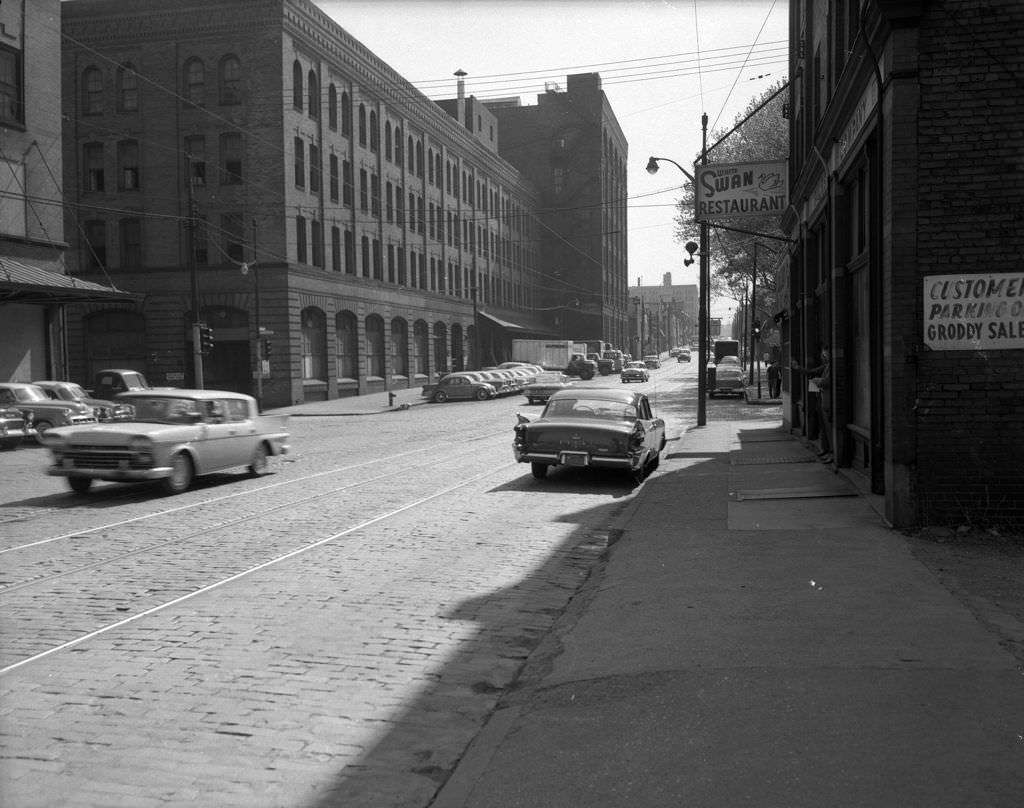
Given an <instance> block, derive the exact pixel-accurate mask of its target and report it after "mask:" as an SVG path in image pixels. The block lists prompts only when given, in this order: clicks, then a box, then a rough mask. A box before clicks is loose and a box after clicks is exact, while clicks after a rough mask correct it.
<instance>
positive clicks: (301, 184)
mask: <svg viewBox="0 0 1024 808" xmlns="http://www.w3.org/2000/svg"><path fill="white" fill-rule="evenodd" d="M295 185H296V187H297V188H305V187H306V141H304V140H303V139H302V138H301V137H297V138H295Z"/></svg>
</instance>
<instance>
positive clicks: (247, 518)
mask: <svg viewBox="0 0 1024 808" xmlns="http://www.w3.org/2000/svg"><path fill="white" fill-rule="evenodd" d="M473 453H474V450H473V449H467V450H466V451H464V452H460V453H457V454H449V455H448V457H447V458H446V459H448V460H458V459H459V458H462V457H464V456H466V455H470V454H473ZM404 454H406V455H407V454H412V453H404ZM436 464H437V461H436V460H434V459H430V460H428V461H425V462H421V463H417V464H414V465H404V466H402V467H401V468H399V469H394V470H392V471H388V472H385V473H383V474H378V475H377V476H375V477H368V478H364V479H361V480H358V481H355V482H350V483H345V484H343V485H337V486H333V487H332V488H329V489H327V490H325V491H318V492H316V493H312V494H309V495H307V496H303V497H301V498H299V499H289V500H286V501H283V502H279V503H276V504H273V505H270V506H268V507H265V508H262V509H261V510H259V511H255V512H250V513H247V514H245V515H242V516H236V517H233V518H231V519H227V520H223V521H221V522H217V523H213V524H205V525H203V527H202V528H200V529H198V530H193V531H191V532H186V533H183V534H180V535H176V536H172V537H170V538H167V539H163V540H161V541H157V542H152V543H149V544H146V545H144V546H141V547H136V548H133V549H131V550H128V551H126V552H122V553H117V554H114V555H109V556H105V557H104V558H100V559H97V560H95V561H91V562H89V563H86V564H80V565H78V566H75V567H71V568H68V569H64V570H61V571H60V572H56V573H53V574H49V575H45V574H43V575H37V576H35V577H32V578H28V579H26V580H23V581H18V582H16V583H10V584H6V585H5V584H2V583H0V598H2V597H3V596H5V595H8V594H10V593H12V592H16V591H18V590H21V589H25V588H26V587H30V586H36V585H41V584H45V583H48V582H51V581H54V580H57V579H58V578H64V577H66V576H69V575H74V574H76V573H80V572H84V571H86V570H89V569H95V568H98V567H102V566H104V565H108V564H114V563H116V562H118V561H122V560H125V559H128V558H131V557H133V556H139V555H142V554H144V553H147V552H152V551H154V550H157V549H160V548H165V547H170V546H172V545H181V544H185V543H186V542H188V541H190V540H192V539H195V538H197V537H200V536H203V537H206V536H209V535H210V534H212V533H214V532H216V531H218V530H224V529H226V528H229V527H237V526H238V525H241V524H244V523H246V522H252V521H257V520H260V519H263V518H264V517H266V516H268V515H269V514H272V513H275V512H278V511H281V510H284V509H286V508H296V507H298V506H303V505H306V506H308V505H310V504H311V503H315V502H317V501H318V500H323V499H326V498H329V497H335V496H337V495H338V494H341V493H343V492H345V491H350V490H352V489H355V488H360V487H362V486H367V485H372V484H373V483H377V482H380V481H381V480H386V479H388V478H391V477H396V476H400V475H405V474H408V473H409V472H410V471H412V470H414V469H418V468H424V467H426V466H434V465H436ZM365 465H369V464H365ZM357 468H358V466H357ZM345 470H351V467H348V468H346V469H345ZM337 471H338V470H335V471H334V472H319V473H318V474H315V475H307V476H306V477H304V478H303V481H306V482H308V481H309V479H311V478H316V477H323V476H326V475H327V474H330V473H336V472H337ZM291 482H295V481H282V482H281V483H278V484H276V485H270V486H263V487H261V488H260V489H259V490H260V491H266V490H268V489H271V488H275V487H279V486H283V485H287V484H289V483H291ZM232 496H234V495H227V496H226V497H223V498H218V499H217V500H212V501H213V502H216V501H219V500H220V499H228V498H231V497H232ZM210 502H211V500H206V501H205V503H206V504H209V503H210ZM186 507H189V506H186ZM176 510H178V509H173V508H172V509H169V510H166V511H162V512H161V513H160V514H153V515H152V516H157V515H167V514H170V513H174V512H175V511H176ZM144 518H150V517H148V516H147V517H138V518H136V519H131V520H125V521H122V522H118V523H115V524H114V525H105V526H101V527H97V528H91V529H89V530H83V531H77V532H75V533H73V534H67V535H66V536H61V537H58V538H70V537H74V538H78V537H82V536H85V535H88V534H89V533H95V532H99V531H103V530H109V529H111V528H112V527H121V526H124V525H127V524H131V523H134V522H137V521H140V520H141V519H144ZM54 540H55V539H47V540H44V541H38V542H33V543H31V544H27V545H21V546H20V547H12V548H9V549H8V550H5V551H2V552H10V551H12V550H17V549H31V548H34V547H37V546H38V545H40V544H45V543H47V542H49V541H54Z"/></svg>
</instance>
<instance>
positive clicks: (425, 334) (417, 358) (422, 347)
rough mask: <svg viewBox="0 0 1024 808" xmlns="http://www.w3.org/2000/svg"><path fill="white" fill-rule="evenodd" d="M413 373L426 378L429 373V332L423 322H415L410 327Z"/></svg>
mask: <svg viewBox="0 0 1024 808" xmlns="http://www.w3.org/2000/svg"><path fill="white" fill-rule="evenodd" d="M412 342H413V362H414V365H415V367H414V372H415V373H416V375H417V376H426V375H427V374H428V373H429V372H430V364H429V363H430V332H429V331H428V329H427V323H426V321H425V320H417V321H416V322H415V323H414V324H413V327H412Z"/></svg>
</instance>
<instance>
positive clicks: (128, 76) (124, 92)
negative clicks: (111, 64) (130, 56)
mask: <svg viewBox="0 0 1024 808" xmlns="http://www.w3.org/2000/svg"><path fill="white" fill-rule="evenodd" d="M138 109H139V76H138V74H137V73H136V72H135V68H134V67H133V66H132V65H131V64H124V65H121V66H120V67H119V68H118V69H117V111H118V112H136V111H138Z"/></svg>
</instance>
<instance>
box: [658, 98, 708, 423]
mask: <svg viewBox="0 0 1024 808" xmlns="http://www.w3.org/2000/svg"><path fill="white" fill-rule="evenodd" d="M701 122H702V124H703V137H702V141H703V142H702V146H701V156H700V161H701V164H702V165H703V164H704V163H706V162H707V159H708V116H707V114H705V115H703V116H702V117H701ZM661 162H665V163H671V164H672V165H674V166H675V167H676V168H678V169H679V170H680V171H682V172H683V175H684V176H685V177H686V178H687V179H688V180H689V181H690V182H692V183H693V184H694V190H696V185H697V180H696V179H695V178H694V176H693V174H691V173H690V172H689V171H687V170H686V169H685V168H683V167H682V166H681V165H679V163H677V162H676V161H675V160H671V159H669V158H668V157H652V158H651V159H650V160H648V161H647V173H648V174H657V173H658V163H661ZM692 254H693V253H692V252H691V255H692ZM709 258H710V256H709V246H708V224H707V222H701V223H700V288H699V289H698V292H697V300H698V306H697V330H698V340H699V342H698V346H699V347H698V349H697V365H698V367H697V426H705V425H706V424H707V384H708V383H707V364H708V309H709V307H710V302H711V262H710V260H709Z"/></svg>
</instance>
